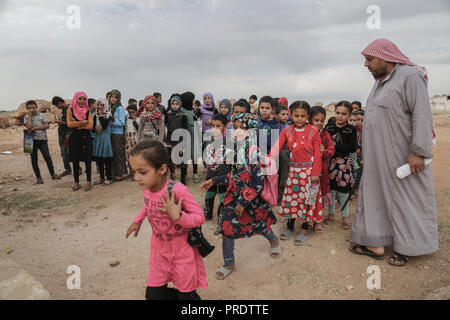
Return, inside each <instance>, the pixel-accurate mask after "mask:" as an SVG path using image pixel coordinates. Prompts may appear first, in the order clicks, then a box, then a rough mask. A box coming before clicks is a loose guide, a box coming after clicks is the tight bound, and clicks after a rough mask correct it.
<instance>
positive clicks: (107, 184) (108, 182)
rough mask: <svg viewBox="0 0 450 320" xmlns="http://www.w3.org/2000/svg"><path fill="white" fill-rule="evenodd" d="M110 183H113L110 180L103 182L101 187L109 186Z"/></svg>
mask: <svg viewBox="0 0 450 320" xmlns="http://www.w3.org/2000/svg"><path fill="white" fill-rule="evenodd" d="M112 183H113V182H112V181H111V180H105V182H103V184H102V186H109V185H110V184H112Z"/></svg>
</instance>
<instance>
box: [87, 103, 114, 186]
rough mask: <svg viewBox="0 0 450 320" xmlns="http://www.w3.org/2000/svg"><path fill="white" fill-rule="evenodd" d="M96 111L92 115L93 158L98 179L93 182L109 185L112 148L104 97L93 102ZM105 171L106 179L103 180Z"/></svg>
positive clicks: (108, 113)
mask: <svg viewBox="0 0 450 320" xmlns="http://www.w3.org/2000/svg"><path fill="white" fill-rule="evenodd" d="M95 107H96V110H97V112H96V113H95V115H94V130H93V131H94V133H93V135H94V149H93V151H92V157H93V160H95V161H97V166H98V169H99V173H100V179H99V180H97V181H96V182H94V185H95V184H104V185H109V184H111V183H112V181H111V180H112V172H111V164H112V159H113V150H112V145H111V118H112V114H111V108H110V107H109V105H108V102H107V101H106V99H100V100H97V101H96V102H95ZM105 171H106V180H105Z"/></svg>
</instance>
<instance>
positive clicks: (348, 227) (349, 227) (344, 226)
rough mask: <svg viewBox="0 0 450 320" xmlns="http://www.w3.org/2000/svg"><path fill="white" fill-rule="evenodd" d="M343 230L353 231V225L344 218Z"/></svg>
mask: <svg viewBox="0 0 450 320" xmlns="http://www.w3.org/2000/svg"><path fill="white" fill-rule="evenodd" d="M342 228H343V229H351V228H352V223H351V222H350V221H348V220H347V218H343V219H342Z"/></svg>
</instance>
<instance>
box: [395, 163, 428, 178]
mask: <svg viewBox="0 0 450 320" xmlns="http://www.w3.org/2000/svg"><path fill="white" fill-rule="evenodd" d="M431 161H432V160H431V159H425V166H427V165H429V164H430V163H431ZM410 174H411V167H410V166H409V164H408V163H407V164H404V165H402V166H401V167H400V168H398V169H397V177H399V178H400V179H403V178H406V177H407V176H409V175H410Z"/></svg>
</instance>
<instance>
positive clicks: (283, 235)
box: [280, 229, 292, 240]
mask: <svg viewBox="0 0 450 320" xmlns="http://www.w3.org/2000/svg"><path fill="white" fill-rule="evenodd" d="M291 234H292V231H291V230H289V229H286V230H284V231H283V232H282V233H281V234H280V240H287V239H288V238H289V236H290V235H291Z"/></svg>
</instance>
